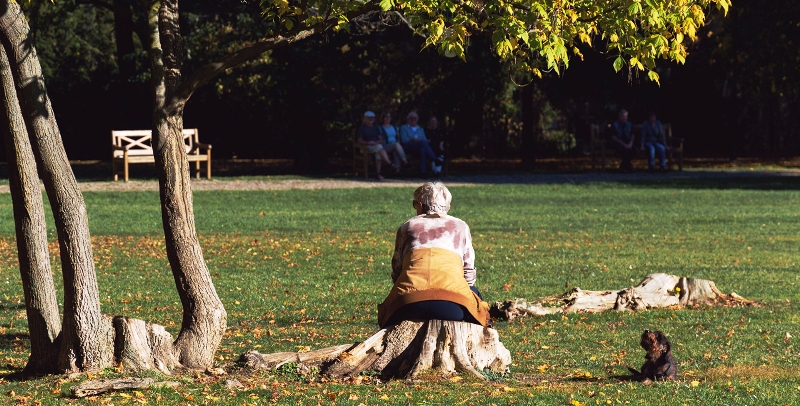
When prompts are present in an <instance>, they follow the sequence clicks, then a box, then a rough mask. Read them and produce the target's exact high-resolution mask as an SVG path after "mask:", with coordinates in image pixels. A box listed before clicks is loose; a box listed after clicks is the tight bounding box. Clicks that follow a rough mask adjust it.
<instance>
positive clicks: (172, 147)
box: [148, 0, 227, 369]
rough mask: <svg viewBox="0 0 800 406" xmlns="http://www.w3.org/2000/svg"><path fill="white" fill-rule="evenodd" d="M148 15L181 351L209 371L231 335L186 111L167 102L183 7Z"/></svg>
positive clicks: (190, 363) (160, 6) (157, 7)
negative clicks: (198, 200)
mask: <svg viewBox="0 0 800 406" xmlns="http://www.w3.org/2000/svg"><path fill="white" fill-rule="evenodd" d="M148 12H149V15H148V22H149V27H150V40H151V45H150V60H151V71H152V78H153V91H154V112H153V126H154V131H153V144H154V146H153V152H154V155H155V160H156V169H157V172H158V180H159V194H160V197H161V218H162V223H163V226H164V236H165V239H166V249H167V257H168V258H169V263H170V266H171V268H172V274H173V276H174V278H175V284H176V286H177V290H178V295H179V296H180V298H181V303H182V305H183V320H182V323H181V331H180V333H179V334H178V338H177V340H176V341H175V353H176V355H177V358H178V362H180V364H181V365H183V366H184V367H187V368H193V369H206V368H208V367H210V366H212V365H213V361H214V353H215V352H216V350H217V348H218V347H219V344H220V342H221V341H222V336H223V334H224V332H225V328H226V322H227V313H226V312H225V308H224V307H223V305H222V301H221V300H220V299H219V296H218V295H217V292H216V290H215V289H214V283H213V282H212V280H211V274H210V272H209V270H208V267H207V265H206V263H205V260H204V259H203V253H202V250H201V248H200V242H199V240H198V239H197V231H196V229H195V222H194V209H193V207H192V190H191V184H190V181H191V177H190V176H189V161H188V160H187V158H186V150H185V148H184V143H183V135H182V130H183V109H182V108H181V109H179V110H177V111H171V112H168V111H167V110H166V100H168V99H169V98H170V97H171V95H172V94H173V93H174V91H175V89H176V87H177V85H178V83H179V81H180V60H179V57H180V52H181V51H180V33H179V26H178V3H177V1H175V0H172V1H170V0H165V1H163V2H161V3H158V2H155V3H152V4H151V6H150V9H149V11H148Z"/></svg>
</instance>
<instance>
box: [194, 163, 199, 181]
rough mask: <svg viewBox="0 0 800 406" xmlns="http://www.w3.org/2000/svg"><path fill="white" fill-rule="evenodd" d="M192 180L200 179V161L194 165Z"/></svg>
mask: <svg viewBox="0 0 800 406" xmlns="http://www.w3.org/2000/svg"><path fill="white" fill-rule="evenodd" d="M194 178H195V179H200V161H196V162H195V163H194Z"/></svg>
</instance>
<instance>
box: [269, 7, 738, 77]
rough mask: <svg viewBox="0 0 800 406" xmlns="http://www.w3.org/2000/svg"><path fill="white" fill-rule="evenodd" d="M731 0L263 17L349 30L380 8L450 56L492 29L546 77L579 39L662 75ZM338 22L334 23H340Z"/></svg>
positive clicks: (293, 26)
mask: <svg viewBox="0 0 800 406" xmlns="http://www.w3.org/2000/svg"><path fill="white" fill-rule="evenodd" d="M730 4H731V3H730V0H695V1H690V0H606V1H595V0H575V1H566V0H558V1H553V0H495V1H488V0H472V1H468V0H444V1H438V0H422V1H404V0H380V1H377V0H374V1H341V0H317V1H313V0H311V1H302V2H290V1H288V0H262V2H261V5H262V7H263V9H264V11H263V14H264V17H265V18H266V19H268V20H271V21H272V22H273V23H274V24H275V27H276V28H275V32H274V33H275V34H276V35H289V34H291V33H295V32H301V31H303V30H304V29H308V28H307V27H316V26H319V25H320V24H330V25H333V26H334V27H335V28H337V29H349V27H350V25H349V22H350V20H351V18H353V17H357V16H363V15H365V14H368V13H371V12H376V11H378V10H377V8H379V9H380V10H381V11H383V12H390V13H395V15H396V16H397V18H398V19H400V20H402V21H403V22H404V23H406V24H408V25H409V26H410V27H412V29H414V31H415V32H416V33H418V34H420V35H422V36H424V37H425V38H426V42H425V46H434V47H436V48H437V49H438V50H439V52H440V53H442V54H445V55H447V56H457V57H461V58H464V55H465V53H466V52H467V46H468V45H469V39H470V36H472V35H473V34H475V33H478V32H488V33H491V39H492V40H491V46H492V49H493V50H494V51H495V53H496V54H497V55H498V56H499V57H500V58H502V59H503V60H506V61H511V62H512V63H513V66H514V67H515V68H516V69H517V70H518V71H523V72H530V73H532V74H534V75H536V76H539V77H541V73H542V70H553V71H555V72H559V71H560V70H561V69H562V68H563V67H566V66H568V64H569V60H570V57H571V54H572V55H574V56H577V57H579V58H580V57H582V55H581V51H580V50H579V48H578V47H577V44H579V43H585V44H587V45H590V46H604V47H605V48H606V49H607V50H608V51H610V52H613V53H616V54H617V57H616V59H615V60H614V62H613V64H614V69H616V70H617V71H619V70H620V69H622V68H623V67H624V66H626V65H627V66H629V67H630V68H631V69H636V70H642V71H647V72H648V74H647V75H648V78H650V79H651V80H654V81H658V80H659V76H658V73H656V71H655V70H654V69H655V61H656V59H659V58H663V59H669V60H673V61H677V62H679V63H683V62H684V61H685V58H686V44H685V43H684V40H685V39H686V38H689V39H694V38H695V37H696V35H697V30H698V28H699V27H701V26H702V25H703V24H704V23H705V18H706V10H707V9H708V8H709V7H710V6H715V7H717V8H720V9H723V10H724V11H725V12H726V13H727V10H728V7H729V6H730ZM334 21H335V22H334Z"/></svg>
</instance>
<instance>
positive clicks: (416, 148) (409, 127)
mask: <svg viewBox="0 0 800 406" xmlns="http://www.w3.org/2000/svg"><path fill="white" fill-rule="evenodd" d="M407 120H408V124H403V126H402V127H400V143H401V144H402V145H403V149H404V150H405V151H406V152H407V153H412V152H416V153H418V154H419V172H420V174H421V175H424V174H425V167H426V163H427V162H426V159H427V160H430V161H431V162H437V163H438V162H440V161H439V160H438V159H437V158H436V155H434V154H433V150H432V149H431V146H430V145H429V144H428V139H427V138H425V130H423V129H422V127H420V126H419V125H417V123H418V122H419V116H418V115H417V113H416V112H413V111H412V112H411V113H408V117H407ZM439 165H441V164H440V163H439Z"/></svg>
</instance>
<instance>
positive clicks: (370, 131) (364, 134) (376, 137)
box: [356, 111, 394, 180]
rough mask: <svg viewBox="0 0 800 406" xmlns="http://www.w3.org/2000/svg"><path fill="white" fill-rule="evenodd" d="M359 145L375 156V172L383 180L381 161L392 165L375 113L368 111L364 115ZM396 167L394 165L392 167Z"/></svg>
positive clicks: (359, 128) (359, 134)
mask: <svg viewBox="0 0 800 406" xmlns="http://www.w3.org/2000/svg"><path fill="white" fill-rule="evenodd" d="M356 138H357V139H358V143H359V144H362V145H366V146H367V151H369V153H370V154H372V155H375V172H376V176H377V178H378V180H383V176H381V161H386V163H389V164H391V162H392V161H390V160H389V156H388V155H386V150H384V149H383V140H382V136H381V130H380V129H379V128H378V126H377V125H375V113H373V112H371V111H367V112H365V113H364V124H362V125H361V127H358V132H357V133H356ZM392 166H394V165H392Z"/></svg>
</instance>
